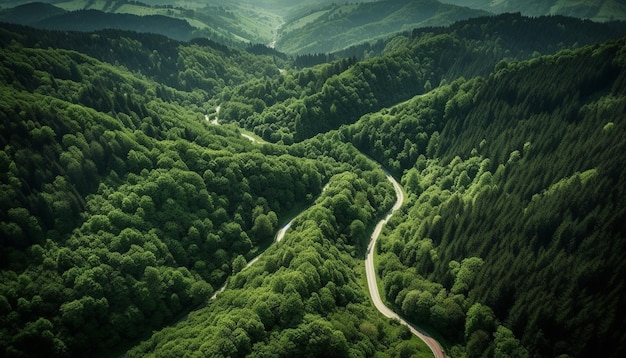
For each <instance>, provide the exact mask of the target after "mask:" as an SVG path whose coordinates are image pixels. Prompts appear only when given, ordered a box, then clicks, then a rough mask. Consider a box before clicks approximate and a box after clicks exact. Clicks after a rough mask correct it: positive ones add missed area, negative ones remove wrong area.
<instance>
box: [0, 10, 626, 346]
mask: <svg viewBox="0 0 626 358" xmlns="http://www.w3.org/2000/svg"><path fill="white" fill-rule="evenodd" d="M267 3H268V4H269V3H270V2H269V1H268V2H267ZM271 3H275V2H271ZM622 34H623V25H622V24H596V23H592V22H589V21H580V20H575V19H570V18H564V17H540V18H533V19H531V18H525V17H523V16H521V15H519V14H508V15H501V16H496V17H489V18H482V19H472V20H467V21H463V22H459V23H456V24H454V25H452V26H450V27H448V28H427V29H417V30H414V31H412V32H409V33H406V34H404V35H400V36H397V37H394V38H393V39H390V40H385V41H380V42H378V43H376V44H374V45H363V46H362V47H355V48H354V50H355V51H361V55H359V56H356V55H354V56H353V55H349V56H345V57H343V58H342V59H340V60H336V61H331V62H328V63H323V64H319V65H317V66H313V67H305V68H301V69H298V68H297V67H298V65H296V62H295V61H296V59H295V58H290V57H288V56H285V55H281V54H279V53H278V52H275V51H273V50H271V49H268V48H266V47H258V46H257V47H249V48H247V49H246V48H233V47H228V46H225V45H221V44H218V43H216V42H213V41H209V40H202V39H196V40H192V41H188V42H185V41H177V40H172V39H169V38H167V37H164V36H159V35H150V34H138V33H133V32H124V31H117V30H108V31H99V32H94V33H79V32H57V31H43V30H35V29H33V28H29V27H23V26H19V25H8V24H3V25H2V27H1V29H0V48H1V51H0V91H1V93H2V102H1V103H0V147H1V148H0V149H1V151H0V168H1V170H0V186H1V188H0V246H1V250H0V332H1V333H0V347H2V351H1V353H0V355H3V356H10V357H31V356H32V357H35V356H60V357H68V356H69V357H73V356H84V355H96V356H102V355H114V354H120V353H122V352H121V350H122V349H124V350H126V348H130V350H129V352H128V354H129V355H131V356H143V355H154V356H156V355H172V356H173V355H176V356H184V355H191V354H192V353H196V354H201V355H205V356H209V355H212V356H253V357H256V356H258V357H267V356H273V357H291V356H299V355H302V356H341V357H345V356H361V357H375V356H376V357H380V356H394V357H395V356H412V355H417V356H429V355H430V352H429V351H428V349H427V348H426V346H425V345H424V344H423V343H422V342H419V341H417V340H416V339H415V338H411V337H412V336H411V334H410V332H409V331H408V330H407V329H406V328H403V327H402V326H399V325H398V324H397V323H395V322H393V321H389V320H387V319H384V318H382V316H381V315H379V314H378V313H377V312H376V311H375V310H374V308H373V306H372V305H371V304H370V302H369V298H368V296H367V289H366V287H365V286H366V283H365V280H364V272H363V268H362V266H363V265H362V257H363V254H364V252H365V250H366V247H367V243H368V241H369V233H370V232H371V230H372V229H373V226H374V225H375V223H376V221H377V220H378V219H379V218H381V217H383V216H384V215H385V214H386V213H387V211H388V210H389V208H390V207H391V206H392V204H393V202H394V197H393V194H394V191H393V188H392V187H391V185H390V184H389V183H388V182H387V181H386V178H385V175H384V173H383V171H382V170H381V169H380V168H379V167H378V166H377V165H376V164H375V163H374V162H373V161H372V160H371V159H369V158H368V157H366V156H365V155H367V156H369V157H370V158H373V159H374V160H376V161H377V162H379V163H381V164H382V165H383V166H384V167H385V168H387V169H388V170H390V171H391V172H392V173H393V174H394V175H395V176H396V177H397V178H398V180H401V181H402V183H403V185H404V188H405V191H406V192H407V194H408V204H406V205H405V206H404V207H403V208H402V209H401V210H400V211H399V212H398V214H394V216H393V217H392V219H391V221H390V223H389V225H388V228H387V229H385V232H384V237H382V238H381V239H380V240H379V244H378V247H376V248H375V249H376V251H377V257H378V258H377V268H378V270H377V271H378V274H379V275H380V278H381V289H382V290H383V291H384V292H383V293H384V297H385V298H386V300H387V303H388V304H389V305H391V306H392V307H393V308H394V309H395V310H396V311H397V312H399V313H401V314H402V315H403V316H405V317H407V318H409V319H410V320H411V321H413V322H414V323H416V324H418V325H420V326H423V327H426V328H427V329H428V330H429V331H430V332H432V333H433V335H435V336H437V337H439V338H440V339H441V341H442V343H443V345H444V347H445V349H446V353H447V354H448V355H450V356H453V357H465V356H467V357H481V356H486V357H492V356H493V357H502V356H516V357H530V356H539V357H544V356H546V357H548V356H559V355H564V356H572V357H574V356H591V355H601V356H611V357H612V356H615V357H619V356H623V355H624V354H626V352H624V350H625V347H626V341H625V339H626V337H625V336H624V333H623V332H625V331H626V327H624V321H623V319H622V317H624V314H625V312H624V309H623V307H622V303H623V302H624V301H625V300H626V288H625V286H624V279H623V278H624V277H626V266H625V265H624V261H623V259H622V256H623V253H624V252H626V250H625V249H626V247H624V245H625V243H626V242H625V241H624V236H625V233H626V227H624V224H623V223H624V222H626V208H625V207H624V202H623V200H622V198H623V197H625V195H626V193H624V188H626V183H624V179H625V178H626V172H624V167H623V163H622V159H623V153H625V152H626V148H625V147H626V142H625V141H624V138H626V128H625V125H626V123H624V120H623V119H624V118H623V114H624V112H625V109H626V93H625V91H626V68H625V66H626V58H625V57H624V56H625V54H626V50H625V49H626V40H625V39H623V38H622V39H613V40H609V39H611V38H614V37H619V36H621V35H622ZM365 51H367V52H368V53H365ZM327 58H328V57H327ZM299 60H300V61H303V58H300V59H299ZM305 60H306V59H305ZM301 65H302V63H301V64H300V66H301ZM215 123H219V124H215ZM229 123H230V124H229ZM244 129H247V130H252V131H254V132H255V133H256V134H258V135H259V136H261V137H262V138H263V139H265V141H267V142H252V141H250V140H248V139H246V138H245V137H243V136H242V135H241V134H242V130H244ZM298 213H299V215H297V217H296V218H295V220H294V222H293V224H292V226H291V228H290V229H289V231H288V232H287V235H286V238H285V240H283V241H281V242H280V243H277V244H275V245H271V243H272V240H273V237H274V234H275V232H276V230H277V229H278V228H279V227H281V225H283V224H284V223H286V222H287V221H288V220H289V219H290V218H292V217H293V216H294V215H296V214H298ZM264 250H265V253H264V254H263V255H262V256H261V257H260V259H259V261H257V262H255V263H254V264H253V265H252V266H249V267H246V263H247V262H249V261H251V260H252V259H253V258H255V257H257V255H258V254H259V253H261V252H263V251H264ZM226 282H227V288H226V290H225V291H223V292H221V293H218V294H217V295H216V297H215V299H211V297H212V296H213V295H214V294H215V293H216V292H217V291H218V288H219V287H220V286H222V284H224V283H226ZM194 310H195V311H194ZM190 311H194V312H192V313H191V314H189V316H188V317H187V318H186V319H183V320H182V321H180V322H179V320H180V319H181V318H183V317H185V316H186V315H187V314H188V313H189V312H190ZM175 322H178V323H176V324H174V323H175ZM140 341H142V342H141V343H139V342H140Z"/></svg>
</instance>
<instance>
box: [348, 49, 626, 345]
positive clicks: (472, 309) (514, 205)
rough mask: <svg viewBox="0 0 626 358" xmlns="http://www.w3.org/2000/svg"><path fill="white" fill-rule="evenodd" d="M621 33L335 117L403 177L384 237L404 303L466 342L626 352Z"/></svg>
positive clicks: (386, 273) (398, 300)
mask: <svg viewBox="0 0 626 358" xmlns="http://www.w3.org/2000/svg"><path fill="white" fill-rule="evenodd" d="M625 48H626V40H624V39H622V40H619V41H613V42H609V43H606V44H601V45H594V46H591V47H586V48H583V49H580V50H577V51H564V52H561V53H559V54H557V55H554V56H546V57H539V58H537V59H535V60H531V61H528V62H521V63H504V62H503V63H501V64H500V65H499V66H498V67H497V68H496V71H495V72H494V73H493V74H492V75H490V76H489V77H488V78H486V79H475V80H471V81H459V82H456V83H453V84H452V85H450V86H444V87H442V88H440V89H437V90H435V91H433V92H431V93H429V94H426V95H423V96H420V97H416V98H414V99H412V100H411V101H409V102H407V103H404V104H401V105H398V106H396V107H393V108H391V109H388V110H385V111H383V112H382V113H377V114H372V115H368V116H365V117H363V118H362V119H361V121H360V122H359V123H357V124H356V125H354V126H352V127H350V128H347V129H346V130H345V131H344V135H345V136H347V137H349V138H352V140H353V141H354V143H355V145H357V147H359V148H362V149H363V150H366V151H369V153H370V154H371V155H372V156H373V157H374V158H378V159H379V160H388V161H389V162H390V165H391V166H398V167H399V170H400V172H403V173H404V175H403V178H402V180H403V183H404V184H405V187H406V188H407V190H408V191H409V192H410V200H411V202H412V208H411V209H410V210H408V211H407V213H406V215H405V217H404V218H398V219H397V220H393V222H392V223H391V226H392V228H393V227H394V224H395V228H394V229H392V230H390V232H389V233H388V238H386V239H384V238H383V239H382V240H383V241H382V243H381V246H380V249H381V255H382V257H383V258H382V259H381V261H380V265H381V267H382V275H383V277H384V278H383V280H384V287H385V289H386V295H387V299H388V300H389V302H390V303H392V304H395V307H396V308H397V309H398V310H399V311H400V312H402V313H403V314H404V315H406V316H407V317H409V318H412V319H414V320H415V321H416V322H419V323H420V324H430V325H431V326H432V327H434V328H436V329H437V330H439V331H440V332H442V333H443V334H444V335H446V336H447V337H449V338H451V339H456V341H457V342H458V344H459V348H458V349H461V350H464V351H465V352H466V353H467V354H468V355H470V356H480V355H481V354H483V352H488V353H489V354H495V353H498V354H504V355H506V356H510V355H512V354H515V355H518V356H523V355H524V354H528V353H530V355H531V356H542V357H543V356H558V355H560V354H567V355H569V356H593V355H601V356H607V357H619V356H621V355H623V353H624V351H623V350H624V347H625V346H626V345H625V342H624V339H625V337H624V335H623V332H624V329H625V327H624V321H623V320H622V319H621V317H623V315H624V311H623V308H622V305H621V304H620V302H623V301H624V299H626V291H625V290H624V280H623V277H625V276H624V275H626V266H625V265H624V261H623V259H622V253H623V252H624V250H625V249H626V247H624V245H625V243H624V240H623V239H622V238H623V237H624V234H625V232H626V228H625V227H624V224H623V223H624V222H625V220H626V217H625V215H626V209H625V208H624V203H623V202H622V201H621V200H620V199H619V198H621V197H623V196H624V194H625V193H624V188H626V183H624V178H626V176H625V173H624V167H623V165H622V164H621V161H622V159H621V157H622V155H621V154H620V153H623V152H624V151H625V150H626V147H625V145H626V144H625V142H624V138H626V128H625V126H624V121H623V112H624V108H625V106H626V82H625V78H626V67H625V66H624V64H625V63H626V62H624V49H625ZM429 281H430V282H429ZM438 305H439V306H438ZM511 333H514V334H515V335H517V337H519V339H520V340H515V339H514V337H513V335H512V334H511ZM461 346H462V348H461ZM522 347H524V348H522ZM524 350H527V352H528V353H523V351H524ZM514 351H515V352H514Z"/></svg>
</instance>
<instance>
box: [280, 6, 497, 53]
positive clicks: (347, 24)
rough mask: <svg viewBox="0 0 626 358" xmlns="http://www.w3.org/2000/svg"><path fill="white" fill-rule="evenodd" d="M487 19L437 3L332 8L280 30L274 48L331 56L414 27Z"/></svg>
mask: <svg viewBox="0 0 626 358" xmlns="http://www.w3.org/2000/svg"><path fill="white" fill-rule="evenodd" d="M484 15H488V13H487V12H485V11H482V10H474V9H470V8H467V7H461V6H455V5H449V4H442V3H441V2H439V1H437V0H400V1H391V0H384V1H375V2H368V3H362V4H344V5H334V6H331V7H328V8H324V9H320V10H318V11H316V12H313V13H311V14H309V15H308V16H305V17H302V18H300V19H297V20H294V21H291V22H290V23H288V24H285V26H283V27H282V29H281V33H280V37H279V39H278V41H277V43H276V48H277V49H278V50H280V51H283V52H287V53H300V54H304V53H323V52H334V51H338V50H341V49H344V48H346V47H349V46H351V45H354V44H357V43H362V42H366V41H370V40H374V39H377V38H383V37H387V36H390V35H392V34H394V33H397V32H400V31H408V30H411V29H413V28H417V27H424V26H442V25H449V24H451V23H453V22H455V21H458V20H464V19H468V18H471V17H478V16H484Z"/></svg>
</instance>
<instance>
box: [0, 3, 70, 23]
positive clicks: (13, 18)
mask: <svg viewBox="0 0 626 358" xmlns="http://www.w3.org/2000/svg"><path fill="white" fill-rule="evenodd" d="M64 13H65V10H63V9H61V8H58V7H56V6H54V5H50V4H46V3H29V4H25V5H20V6H16V7H14V8H10V9H2V10H0V21H5V22H10V23H15V24H22V25H33V24H35V23H37V22H39V21H41V20H44V19H47V18H50V17H54V16H58V15H61V14H64Z"/></svg>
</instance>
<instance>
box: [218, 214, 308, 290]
mask: <svg viewBox="0 0 626 358" xmlns="http://www.w3.org/2000/svg"><path fill="white" fill-rule="evenodd" d="M305 210H306V209H305ZM296 217H297V215H296V216H294V217H293V219H291V220H289V222H288V223H287V224H285V225H284V226H283V227H282V228H280V230H278V232H277V233H276V236H275V237H274V242H275V243H276V242H280V240H282V239H283V237H285V233H286V232H287V230H289V228H290V227H291V224H292V223H293V221H294V220H295V219H296ZM261 255H263V252H261V253H260V254H258V255H257V256H255V257H254V258H253V259H252V260H250V262H248V263H247V264H246V267H244V268H243V269H244V270H245V269H247V268H248V267H250V266H252V264H254V263H255V262H257V261H259V259H260V258H261ZM227 285H228V280H226V282H224V284H223V285H222V287H220V289H219V290H217V291H215V293H214V294H213V296H211V299H212V300H214V299H215V298H216V297H217V294H218V293H220V292H223V291H224V290H225V289H226V286H227Z"/></svg>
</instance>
